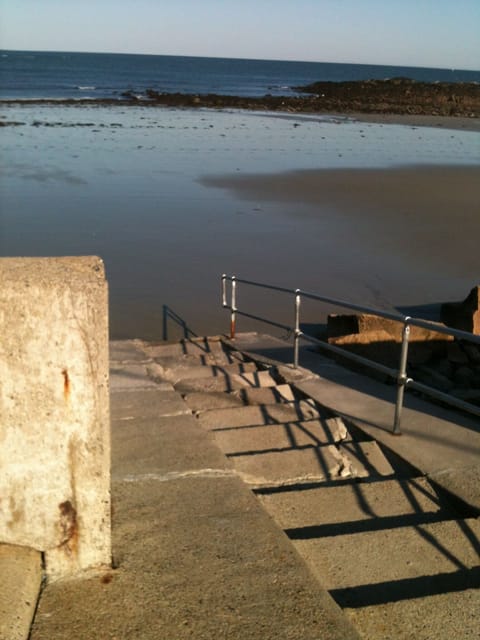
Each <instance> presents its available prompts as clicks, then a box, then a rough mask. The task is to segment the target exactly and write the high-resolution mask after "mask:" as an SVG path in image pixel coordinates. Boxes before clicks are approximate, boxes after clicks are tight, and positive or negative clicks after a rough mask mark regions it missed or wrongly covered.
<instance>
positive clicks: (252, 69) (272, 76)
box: [0, 50, 480, 99]
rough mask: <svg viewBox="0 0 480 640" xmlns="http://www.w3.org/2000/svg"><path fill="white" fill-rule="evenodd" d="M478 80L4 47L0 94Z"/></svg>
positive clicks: (252, 91)
mask: <svg viewBox="0 0 480 640" xmlns="http://www.w3.org/2000/svg"><path fill="white" fill-rule="evenodd" d="M393 77H408V78H412V79H414V80H419V81H426V82H480V71H463V70H457V69H429V68H423V67H393V66H384V65H365V64H338V63H329V62H293V61H282V60H243V59H230V58H202V57H185V56H153V55H132V54H108V53H68V52H35V51H5V50H3V51H2V50H0V99H6V98H23V99H35V98H57V99H61V98H72V99H76V98H77V99H79V98H90V99H101V98H118V97H120V96H121V94H122V93H124V92H125V91H132V92H134V93H138V94H143V93H144V92H145V90H146V89H153V90H155V91H159V92H163V91H165V92H181V93H200V94H206V93H219V94H230V95H237V96H263V95H265V94H271V95H294V94H297V93H298V90H296V89H294V87H298V86H302V85H305V84H309V83H312V82H316V81H320V80H322V81H332V82H338V81H342V80H369V79H380V80H383V79H386V78H393Z"/></svg>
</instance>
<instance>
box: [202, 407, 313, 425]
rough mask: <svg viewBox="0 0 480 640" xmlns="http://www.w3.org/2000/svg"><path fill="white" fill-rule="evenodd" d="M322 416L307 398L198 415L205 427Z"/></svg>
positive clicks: (257, 423) (296, 420) (283, 421)
mask: <svg viewBox="0 0 480 640" xmlns="http://www.w3.org/2000/svg"><path fill="white" fill-rule="evenodd" d="M319 416H320V414H319V412H318V410H317V408H316V407H315V405H313V404H310V403H309V402H307V401H306V400H300V401H299V402H289V403H282V404H268V405H251V406H244V407H233V408H226V409H215V410H212V411H205V412H202V413H200V414H199V415H198V420H199V423H200V424H201V425H202V427H203V428H204V429H207V430H212V429H225V428H228V427H246V426H255V425H265V424H280V423H285V422H299V421H301V420H311V419H313V418H318V417H319Z"/></svg>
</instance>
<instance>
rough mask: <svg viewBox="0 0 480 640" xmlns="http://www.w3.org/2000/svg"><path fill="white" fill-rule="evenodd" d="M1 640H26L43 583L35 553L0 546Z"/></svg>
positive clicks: (40, 568) (21, 548)
mask: <svg viewBox="0 0 480 640" xmlns="http://www.w3.org/2000/svg"><path fill="white" fill-rule="evenodd" d="M0 576H2V578H1V580H0V639H1V640H27V638H28V637H29V634H30V625H31V623H32V619H33V615H34V613H35V608H36V606H37V600H38V594H39V592H40V586H41V583H42V558H41V555H40V553H39V552H38V551H35V550H34V549H27V548H26V547H17V546H14V545H9V544H0Z"/></svg>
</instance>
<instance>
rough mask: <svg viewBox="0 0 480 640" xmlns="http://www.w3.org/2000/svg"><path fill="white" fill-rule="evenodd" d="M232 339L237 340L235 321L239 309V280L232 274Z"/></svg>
mask: <svg viewBox="0 0 480 640" xmlns="http://www.w3.org/2000/svg"><path fill="white" fill-rule="evenodd" d="M230 310H231V315H230V339H231V340H235V323H236V313H235V312H236V310H237V280H236V278H235V276H232V304H231V305H230Z"/></svg>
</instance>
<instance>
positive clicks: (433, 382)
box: [415, 365, 454, 393]
mask: <svg viewBox="0 0 480 640" xmlns="http://www.w3.org/2000/svg"><path fill="white" fill-rule="evenodd" d="M415 374H416V375H415V380H418V382H422V383H423V384H426V385H428V386H429V387H434V388H435V389H438V390H439V391H443V392H444V393H448V392H449V391H450V390H451V389H453V387H454V384H453V382H452V381H451V380H450V378H447V376H444V375H442V374H441V373H439V372H438V371H436V370H435V369H432V368H430V367H426V366H425V365H422V366H420V367H418V369H416V370H415Z"/></svg>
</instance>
